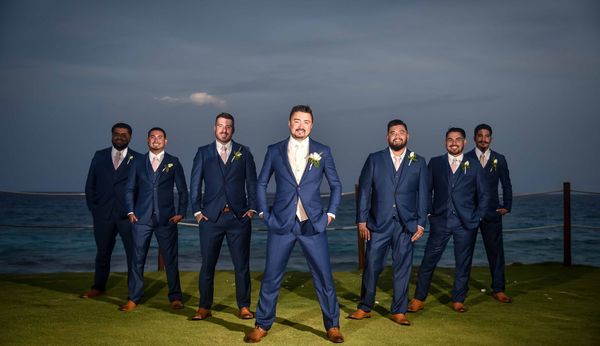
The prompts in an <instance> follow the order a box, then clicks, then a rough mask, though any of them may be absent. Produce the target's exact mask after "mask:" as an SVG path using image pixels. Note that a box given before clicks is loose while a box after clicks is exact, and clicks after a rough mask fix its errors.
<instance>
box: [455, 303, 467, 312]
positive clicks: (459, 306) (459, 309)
mask: <svg viewBox="0 0 600 346" xmlns="http://www.w3.org/2000/svg"><path fill="white" fill-rule="evenodd" d="M452 310H454V311H456V312H467V307H466V306H465V304H464V303H461V302H454V303H452Z"/></svg>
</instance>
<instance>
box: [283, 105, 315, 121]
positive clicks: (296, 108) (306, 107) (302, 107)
mask: <svg viewBox="0 0 600 346" xmlns="http://www.w3.org/2000/svg"><path fill="white" fill-rule="evenodd" d="M296 112H302V113H308V114H310V120H313V112H312V109H310V106H309V105H297V106H294V107H292V110H291V111H290V118H289V120H292V115H294V113H296Z"/></svg>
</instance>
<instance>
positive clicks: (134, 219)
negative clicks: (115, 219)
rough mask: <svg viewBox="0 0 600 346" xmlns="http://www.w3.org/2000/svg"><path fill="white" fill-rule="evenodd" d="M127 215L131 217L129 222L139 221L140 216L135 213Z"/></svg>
mask: <svg viewBox="0 0 600 346" xmlns="http://www.w3.org/2000/svg"><path fill="white" fill-rule="evenodd" d="M127 217H128V218H129V222H131V223H136V222H137V221H138V218H137V216H135V214H134V213H131V214H129V215H127Z"/></svg>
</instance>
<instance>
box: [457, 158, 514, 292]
mask: <svg viewBox="0 0 600 346" xmlns="http://www.w3.org/2000/svg"><path fill="white" fill-rule="evenodd" d="M466 155H467V156H469V157H470V158H471V160H474V162H478V161H479V158H477V154H476V153H475V149H473V150H471V151H469V152H468V153H467V154H466ZM494 161H496V163H494ZM483 173H484V177H485V183H486V185H487V186H488V191H489V192H490V193H489V198H490V199H489V202H488V209H487V211H486V213H485V216H484V217H483V220H482V221H481V225H479V229H480V230H481V238H482V239H483V245H484V246H485V252H486V254H487V258H488V264H489V267H490V273H491V275H492V291H493V292H494V293H497V292H504V291H505V282H506V279H505V275H504V243H503V240H502V215H500V214H498V212H497V211H496V209H499V208H505V209H507V210H508V211H509V212H510V210H511V208H512V184H511V182H510V174H509V171H508V165H507V163H506V158H505V157H504V155H502V154H500V153H498V152H495V151H493V150H491V151H490V159H489V160H488V161H487V162H486V164H485V167H483ZM498 183H500V184H501V185H502V203H500V196H499V195H498Z"/></svg>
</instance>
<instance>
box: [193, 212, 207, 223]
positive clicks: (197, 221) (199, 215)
mask: <svg viewBox="0 0 600 346" xmlns="http://www.w3.org/2000/svg"><path fill="white" fill-rule="evenodd" d="M194 217H195V218H196V223H200V221H202V220H205V221H206V220H208V218H207V217H206V216H204V214H202V212H200V213H198V214H196V216H194Z"/></svg>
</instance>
